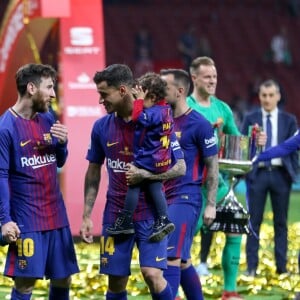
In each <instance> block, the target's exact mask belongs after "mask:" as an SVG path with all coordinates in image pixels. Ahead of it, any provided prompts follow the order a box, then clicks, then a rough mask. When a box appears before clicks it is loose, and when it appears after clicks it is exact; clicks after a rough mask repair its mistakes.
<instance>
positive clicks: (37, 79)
mask: <svg viewBox="0 0 300 300" xmlns="http://www.w3.org/2000/svg"><path fill="white" fill-rule="evenodd" d="M42 77H45V78H49V77H51V78H52V80H53V82H55V81H56V71H55V70H54V68H53V67H51V66H50V65H43V64H26V65H24V66H22V67H20V68H19V70H18V71H17V72H16V75H15V79H16V85H17V90H18V93H19V94H20V96H24V95H25V94H26V90H27V84H28V83H29V82H32V83H34V84H35V85H36V86H37V87H38V86H39V85H40V83H41V82H42Z"/></svg>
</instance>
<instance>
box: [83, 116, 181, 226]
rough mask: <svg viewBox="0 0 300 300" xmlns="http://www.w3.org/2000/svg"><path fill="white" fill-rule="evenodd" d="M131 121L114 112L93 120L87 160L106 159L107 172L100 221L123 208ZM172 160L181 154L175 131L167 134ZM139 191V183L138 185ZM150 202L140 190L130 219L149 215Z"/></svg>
mask: <svg viewBox="0 0 300 300" xmlns="http://www.w3.org/2000/svg"><path fill="white" fill-rule="evenodd" d="M134 133H135V123H134V122H133V121H130V122H125V121H124V120H123V119H122V118H120V117H118V116H117V115H116V114H109V115H106V116H104V117H102V118H101V119H99V120H97V121H96V122H95V124H94V126H93V129H92V133H91V144H90V147H89V149H88V152H87V156H86V158H87V160H88V161H89V162H91V163H97V164H99V165H102V164H103V163H104V161H105V160H106V168H107V172H108V189H107V194H106V198H107V199H106V205H105V209H104V213H103V220H102V221H103V223H112V222H114V221H115V219H116V214H117V213H118V212H119V211H120V210H121V209H123V207H124V201H125V196H126V193H127V187H128V186H127V184H126V178H125V172H126V164H127V163H133V159H134V158H133V151H134V150H133V148H134V146H133V140H134ZM171 147H172V150H173V152H172V156H174V157H173V159H180V158H181V159H182V158H183V156H182V155H183V154H182V151H181V148H180V146H179V143H178V141H177V140H176V136H175V134H173V135H172V136H171ZM141 190H143V186H141ZM152 202H153V201H152V200H151V199H145V197H144V193H143V192H141V193H140V199H139V201H138V206H137V208H136V209H135V213H134V220H135V221H140V220H147V219H152V218H153V212H154V207H153V203H152Z"/></svg>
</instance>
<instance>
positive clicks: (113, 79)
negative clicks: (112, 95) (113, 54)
mask: <svg viewBox="0 0 300 300" xmlns="http://www.w3.org/2000/svg"><path fill="white" fill-rule="evenodd" d="M93 80H94V82H95V83H96V84H99V83H100V82H102V81H105V82H106V83H107V85H108V86H113V87H116V88H119V87H120V85H122V84H124V85H127V86H130V87H132V85H133V74H132V71H131V70H130V68H129V67H128V66H127V65H124V64H112V65H110V66H108V67H107V68H105V69H104V70H102V71H98V72H96V73H95V75H94V78H93Z"/></svg>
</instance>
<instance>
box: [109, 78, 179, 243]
mask: <svg viewBox="0 0 300 300" xmlns="http://www.w3.org/2000/svg"><path fill="white" fill-rule="evenodd" d="M137 81H138V86H136V87H135V88H134V93H136V95H135V96H136V97H137V99H136V100H135V101H134V102H133V112H132V120H133V121H134V122H135V124H136V128H135V134H134V142H133V145H134V148H133V149H134V165H135V166H137V167H139V168H143V169H146V170H148V171H150V172H153V173H162V172H166V171H167V170H168V169H169V168H170V167H172V166H173V165H174V164H175V163H176V160H174V159H172V156H171V145H170V136H171V134H172V133H173V132H174V131H173V118H172V113H171V108H170V106H169V105H167V103H166V101H165V99H164V98H165V96H166V83H165V82H164V81H163V80H162V79H161V78H160V76H159V75H158V74H156V73H153V72H149V73H146V74H145V75H143V76H141V77H140V78H139V79H138V80H137ZM144 186H146V187H147V190H148V192H149V194H150V195H151V199H152V201H153V203H154V206H155V211H156V215H157V216H156V220H155V223H154V226H153V232H152V234H151V235H150V237H149V239H150V241H153V242H157V241H160V240H162V239H163V238H164V237H165V236H166V235H167V234H169V233H170V232H172V231H173V230H174V229H175V227H174V224H173V223H172V222H171V221H170V220H169V218H168V213H167V201H166V197H165V194H164V192H163V190H162V188H163V185H162V182H161V181H159V180H156V181H154V180H149V181H147V182H144ZM139 194H140V185H139V184H136V185H130V186H129V187H128V191H127V194H126V198H125V204H124V208H123V209H122V210H121V212H120V214H119V216H118V218H117V220H116V221H115V223H114V224H113V226H110V227H108V228H107V232H108V233H109V234H111V235H117V234H132V233H134V226H133V223H132V216H133V213H134V210H135V208H136V206H137V203H138V198H139Z"/></svg>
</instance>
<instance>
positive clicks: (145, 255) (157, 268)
mask: <svg viewBox="0 0 300 300" xmlns="http://www.w3.org/2000/svg"><path fill="white" fill-rule="evenodd" d="M151 231H152V222H151V221H150V220H149V221H141V222H137V223H135V232H136V240H137V247H138V249H139V259H140V266H141V271H142V274H143V277H144V279H145V282H146V283H147V285H148V287H149V289H150V292H151V295H152V299H156V300H173V295H172V290H171V287H170V285H169V283H168V282H167V281H166V280H165V278H164V277H163V270H165V269H166V268H167V239H163V240H162V241H160V242H156V243H152V242H150V241H149V239H148V236H149V235H150V233H151Z"/></svg>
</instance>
